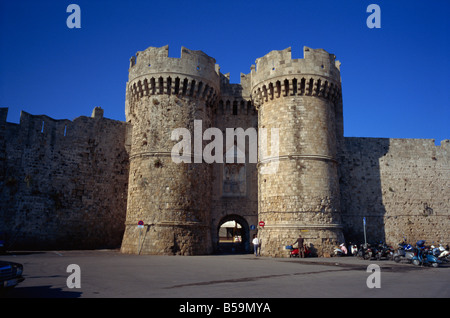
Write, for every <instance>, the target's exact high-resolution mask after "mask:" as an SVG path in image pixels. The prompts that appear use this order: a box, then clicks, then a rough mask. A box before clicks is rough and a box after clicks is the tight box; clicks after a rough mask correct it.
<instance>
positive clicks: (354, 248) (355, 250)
mask: <svg viewBox="0 0 450 318" xmlns="http://www.w3.org/2000/svg"><path fill="white" fill-rule="evenodd" d="M350 251H351V253H352V255H353V256H357V255H358V245H356V244H352V245H351V247H350Z"/></svg>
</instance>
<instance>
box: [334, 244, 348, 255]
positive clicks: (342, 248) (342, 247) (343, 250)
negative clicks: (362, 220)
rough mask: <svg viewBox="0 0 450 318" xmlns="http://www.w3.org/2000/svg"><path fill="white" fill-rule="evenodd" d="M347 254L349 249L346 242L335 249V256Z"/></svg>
mask: <svg viewBox="0 0 450 318" xmlns="http://www.w3.org/2000/svg"><path fill="white" fill-rule="evenodd" d="M347 254H348V250H347V247H346V246H345V244H344V243H342V244H341V245H339V247H336V248H335V249H334V256H346V255H347Z"/></svg>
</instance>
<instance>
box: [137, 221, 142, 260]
mask: <svg viewBox="0 0 450 318" xmlns="http://www.w3.org/2000/svg"><path fill="white" fill-rule="evenodd" d="M141 236H142V228H140V229H139V250H138V255H140V254H141Z"/></svg>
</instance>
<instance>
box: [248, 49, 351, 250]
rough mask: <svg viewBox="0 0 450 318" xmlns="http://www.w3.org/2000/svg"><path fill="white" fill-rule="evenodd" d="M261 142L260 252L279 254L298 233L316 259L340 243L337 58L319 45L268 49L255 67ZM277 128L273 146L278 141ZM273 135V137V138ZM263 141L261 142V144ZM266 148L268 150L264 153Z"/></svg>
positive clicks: (254, 95)
mask: <svg viewBox="0 0 450 318" xmlns="http://www.w3.org/2000/svg"><path fill="white" fill-rule="evenodd" d="M251 78H252V99H253V101H254V104H255V106H256V108H257V109H258V126H259V128H260V137H261V128H263V130H264V129H265V130H266V131H267V136H268V138H267V143H265V142H264V141H263V142H262V143H261V142H260V144H259V148H260V154H259V158H258V170H259V174H258V187H259V189H258V217H259V221H263V222H264V223H265V226H264V227H261V228H260V231H259V233H258V235H259V236H260V238H261V240H262V245H261V252H262V255H267V256H274V257H283V256H287V255H288V253H287V251H286V250H285V246H286V245H290V244H292V243H293V242H294V241H295V240H296V239H297V238H298V236H299V235H301V236H302V237H303V238H304V240H305V243H306V244H307V245H308V247H310V248H311V249H312V251H313V252H315V253H317V254H318V255H319V256H327V255H329V254H330V253H332V251H333V247H334V246H336V245H339V244H340V243H343V234H342V227H341V218H340V196H339V178H338V167H337V164H338V163H337V150H338V149H339V147H338V144H339V143H340V141H341V140H342V138H343V128H342V127H343V124H342V98H341V80H340V71H339V62H338V61H335V56H334V55H332V54H329V53H327V52H326V51H324V50H322V49H317V50H313V49H310V48H307V47H305V48H304V58H303V59H294V60H293V59H291V49H290V48H288V49H285V50H283V51H272V52H270V53H269V54H267V55H265V56H264V57H262V58H259V59H257V60H256V69H255V67H252V72H251ZM276 132H278V143H277V144H273V145H275V146H276V147H275V148H273V147H271V146H272V143H271V141H276V138H275V136H276ZM271 137H273V138H271ZM264 146H265V147H264ZM261 149H263V150H264V149H267V151H261Z"/></svg>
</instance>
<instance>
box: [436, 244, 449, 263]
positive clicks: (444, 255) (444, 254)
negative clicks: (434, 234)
mask: <svg viewBox="0 0 450 318" xmlns="http://www.w3.org/2000/svg"><path fill="white" fill-rule="evenodd" d="M437 258H438V259H440V260H441V261H442V262H446V263H448V262H450V252H449V251H447V250H446V249H445V248H444V247H443V246H442V244H439V255H438V257H437Z"/></svg>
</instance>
